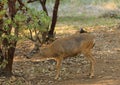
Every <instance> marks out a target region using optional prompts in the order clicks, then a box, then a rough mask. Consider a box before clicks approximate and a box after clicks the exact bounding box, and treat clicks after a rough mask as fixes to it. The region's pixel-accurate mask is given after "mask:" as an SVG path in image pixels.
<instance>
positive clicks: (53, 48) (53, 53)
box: [35, 31, 95, 79]
mask: <svg viewBox="0 0 120 85" xmlns="http://www.w3.org/2000/svg"><path fill="white" fill-rule="evenodd" d="M94 44H95V43H94V36H93V35H92V34H90V33H86V31H80V32H79V33H78V32H76V33H75V34H73V35H71V36H69V37H65V38H61V39H57V40H55V41H54V42H53V43H51V44H50V45H49V46H47V47H41V48H40V50H39V52H38V53H36V54H35V56H37V57H38V58H39V59H40V60H41V61H45V60H50V59H54V60H55V61H56V62H57V65H56V68H57V74H56V76H55V79H57V78H58V77H59V74H60V67H61V63H62V60H63V59H64V58H67V57H72V56H76V55H77V54H79V53H81V54H83V55H84V56H86V57H87V59H88V60H89V61H90V76H89V77H90V78H92V77H93V76H94V65H95V59H94V57H93V56H92V52H91V49H92V48H93V47H94Z"/></svg>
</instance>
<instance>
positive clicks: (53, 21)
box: [48, 0, 60, 37]
mask: <svg viewBox="0 0 120 85" xmlns="http://www.w3.org/2000/svg"><path fill="white" fill-rule="evenodd" d="M59 3H60V0H56V1H55V5H54V9H53V16H52V24H51V27H50V31H49V33H48V36H49V37H54V36H53V35H54V30H55V25H56V22H57V13H58V7H59Z"/></svg>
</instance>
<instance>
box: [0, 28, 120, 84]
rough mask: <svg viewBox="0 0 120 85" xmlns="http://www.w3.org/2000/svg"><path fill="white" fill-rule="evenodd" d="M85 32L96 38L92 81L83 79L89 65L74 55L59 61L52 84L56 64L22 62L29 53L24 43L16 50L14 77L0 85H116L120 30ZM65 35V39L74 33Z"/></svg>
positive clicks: (119, 70)
mask: <svg viewBox="0 0 120 85" xmlns="http://www.w3.org/2000/svg"><path fill="white" fill-rule="evenodd" d="M88 30H92V33H93V34H94V35H95V36H96V45H95V47H94V49H93V54H94V57H95V58H96V61H97V63H96V66H95V77H94V78H93V79H89V78H88V76H87V73H88V71H89V62H87V61H86V59H85V58H84V57H83V56H80V55H78V56H76V57H72V58H68V59H66V60H64V61H63V64H62V68H61V75H60V78H59V79H58V80H54V76H55V71H56V70H55V64H56V63H55V62H54V61H45V62H32V61H29V60H28V61H26V60H27V59H26V58H25V56H24V55H25V54H27V53H29V51H30V50H31V49H32V47H33V44H32V42H30V41H24V42H20V43H19V44H18V46H17V49H16V53H15V59H14V64H13V73H14V76H12V77H11V78H5V77H0V85H120V28H115V27H113V28H112V27H107V28H106V27H98V28H97V29H94V30H93V28H90V29H88ZM66 31H67V32H66ZM66 31H65V32H66V33H64V34H65V35H67V34H71V33H70V32H75V30H73V31H72V30H70V32H69V30H66ZM58 34H60V33H59V32H58ZM33 57H34V56H33Z"/></svg>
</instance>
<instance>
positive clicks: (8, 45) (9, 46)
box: [0, 0, 19, 76]
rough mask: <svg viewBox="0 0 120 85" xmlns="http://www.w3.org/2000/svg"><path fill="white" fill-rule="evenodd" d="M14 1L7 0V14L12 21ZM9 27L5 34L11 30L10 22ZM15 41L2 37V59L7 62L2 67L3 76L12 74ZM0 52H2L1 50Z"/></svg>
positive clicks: (16, 29) (16, 32) (16, 33)
mask: <svg viewBox="0 0 120 85" xmlns="http://www.w3.org/2000/svg"><path fill="white" fill-rule="evenodd" d="M15 3H16V0H8V8H9V16H10V18H11V19H12V21H13V22H14V16H15V14H16V12H17V11H16V8H15ZM18 26H19V25H17V27H18ZM9 28H10V29H9V30H6V31H7V34H6V35H9V34H11V30H12V25H11V24H9ZM18 28H19V27H18ZM18 28H15V32H14V35H16V36H18ZM16 43H17V41H16V40H12V41H11V42H9V41H8V39H7V38H4V39H3V41H2V49H5V50H4V51H3V54H4V55H3V56H4V59H6V60H7V62H8V63H7V64H6V66H5V68H4V69H2V73H3V74H4V75H5V76H11V75H12V64H13V58H14V53H15V47H16ZM0 52H2V50H1V51H0Z"/></svg>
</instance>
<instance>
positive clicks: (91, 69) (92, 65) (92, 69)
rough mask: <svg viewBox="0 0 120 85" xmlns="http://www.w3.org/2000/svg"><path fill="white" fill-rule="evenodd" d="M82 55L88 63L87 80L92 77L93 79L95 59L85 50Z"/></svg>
mask: <svg viewBox="0 0 120 85" xmlns="http://www.w3.org/2000/svg"><path fill="white" fill-rule="evenodd" d="M82 53H83V54H84V56H86V57H87V59H88V60H89V61H90V76H89V78H92V77H94V66H95V63H96V61H95V58H94V57H93V56H92V53H91V51H90V50H85V51H84V52H82Z"/></svg>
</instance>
